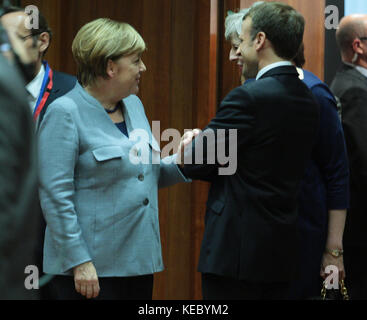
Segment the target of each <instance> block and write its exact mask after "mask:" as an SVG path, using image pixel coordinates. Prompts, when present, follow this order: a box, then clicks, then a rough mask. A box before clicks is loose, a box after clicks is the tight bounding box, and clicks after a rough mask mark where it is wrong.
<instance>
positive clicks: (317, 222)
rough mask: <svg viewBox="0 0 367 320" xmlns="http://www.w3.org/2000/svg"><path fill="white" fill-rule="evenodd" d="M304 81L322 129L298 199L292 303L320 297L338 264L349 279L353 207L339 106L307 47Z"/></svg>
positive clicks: (299, 59) (299, 66) (302, 61)
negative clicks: (346, 241)
mask: <svg viewBox="0 0 367 320" xmlns="http://www.w3.org/2000/svg"><path fill="white" fill-rule="evenodd" d="M293 62H294V64H295V65H296V66H297V70H298V73H299V77H300V79H301V80H302V81H303V82H304V83H305V84H306V85H307V87H308V88H309V89H310V90H311V92H312V93H313V95H314V96H315V98H316V100H317V102H318V103H319V105H320V125H319V132H318V136H317V139H316V143H315V145H314V147H313V150H312V157H311V161H310V164H309V166H308V167H307V171H306V175H305V176H304V178H303V179H302V183H301V191H300V196H299V210H298V211H299V217H298V226H299V231H300V236H301V237H300V247H301V250H300V253H301V255H300V262H301V263H300V265H299V271H298V274H297V276H296V277H295V279H294V281H293V283H292V285H291V290H290V298H291V299H310V298H314V297H317V296H319V295H320V288H321V285H320V276H321V277H322V278H324V279H325V278H326V274H325V268H326V267H327V266H331V265H332V266H336V267H337V268H338V270H339V279H340V280H343V279H344V278H345V277H346V273H345V268H344V263H343V232H344V226H345V221H346V216H347V208H348V207H349V166H348V156H347V150H346V145H345V139H344V132H343V128H342V125H341V122H340V119H339V115H338V110H337V103H336V100H335V98H334V95H333V94H332V93H331V91H330V89H329V87H328V86H327V85H326V84H325V83H324V82H322V81H321V80H320V79H319V78H318V77H316V76H315V75H314V74H313V73H311V72H310V71H307V70H304V69H302V67H303V66H304V64H305V63H306V60H305V57H304V45H303V44H302V45H301V47H300V49H299V51H298V54H297V56H296V57H295V58H294V59H293Z"/></svg>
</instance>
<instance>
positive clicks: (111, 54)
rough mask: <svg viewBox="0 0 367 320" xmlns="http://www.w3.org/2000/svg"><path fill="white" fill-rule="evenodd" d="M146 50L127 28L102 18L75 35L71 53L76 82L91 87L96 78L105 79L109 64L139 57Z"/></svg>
mask: <svg viewBox="0 0 367 320" xmlns="http://www.w3.org/2000/svg"><path fill="white" fill-rule="evenodd" d="M145 49H146V46H145V42H144V40H143V38H142V37H141V36H140V34H139V33H138V32H137V31H136V30H135V29H134V28H133V27H132V26H130V25H129V24H127V23H122V22H117V21H113V20H111V19H107V18H101V19H97V20H94V21H92V22H89V23H88V24H86V25H85V26H83V27H82V28H81V29H80V30H79V32H78V34H77V35H76V37H75V39H74V41H73V45H72V51H73V56H74V59H75V62H76V64H77V67H78V80H79V81H80V83H81V84H82V85H83V86H87V85H91V84H93V83H94V82H95V80H96V79H97V78H98V77H104V78H106V77H107V73H106V72H107V65H108V61H109V60H117V59H120V58H121V57H123V56H128V55H131V54H136V53H139V54H140V53H142V52H143V51H145Z"/></svg>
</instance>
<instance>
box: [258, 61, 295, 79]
mask: <svg viewBox="0 0 367 320" xmlns="http://www.w3.org/2000/svg"><path fill="white" fill-rule="evenodd" d="M283 66H293V64H292V62H290V61H280V62H275V63H272V64H269V65H268V66H266V67H265V68H262V69H261V70H260V71H259V73H258V74H257V76H256V80H259V79H260V78H261V77H262V76H263V75H264V74H265V73H267V72H268V71H270V70H271V69H274V68H277V67H283Z"/></svg>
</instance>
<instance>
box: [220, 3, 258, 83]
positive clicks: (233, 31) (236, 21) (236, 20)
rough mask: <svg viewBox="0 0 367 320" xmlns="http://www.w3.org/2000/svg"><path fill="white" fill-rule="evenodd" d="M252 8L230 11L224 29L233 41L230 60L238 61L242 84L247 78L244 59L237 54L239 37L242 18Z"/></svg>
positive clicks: (227, 36)
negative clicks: (245, 76) (244, 71)
mask: <svg viewBox="0 0 367 320" xmlns="http://www.w3.org/2000/svg"><path fill="white" fill-rule="evenodd" d="M261 3H263V1H258V2H255V3H254V4H253V5H252V7H254V6H257V5H259V4H261ZM249 10H250V9H249V8H246V9H242V10H239V11H238V12H233V11H228V14H227V17H226V19H225V24H224V27H225V30H224V37H225V38H226V40H227V41H229V42H230V43H231V50H230V52H229V61H233V62H236V64H237V66H238V69H239V75H240V79H241V84H243V83H245V81H246V79H245V78H244V75H243V72H242V67H243V61H242V57H241V56H240V55H238V54H237V51H238V48H239V46H240V44H241V40H240V38H239V36H240V34H241V29H242V21H243V20H242V19H243V17H244V16H245V15H246V14H247V13H248V11H249Z"/></svg>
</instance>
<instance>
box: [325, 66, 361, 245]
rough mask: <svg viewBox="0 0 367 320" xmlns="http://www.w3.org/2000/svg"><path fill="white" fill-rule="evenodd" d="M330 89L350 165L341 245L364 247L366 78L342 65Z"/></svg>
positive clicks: (351, 67) (349, 67) (350, 67)
mask: <svg viewBox="0 0 367 320" xmlns="http://www.w3.org/2000/svg"><path fill="white" fill-rule="evenodd" d="M331 90H332V91H333V93H334V95H336V96H337V97H338V98H339V100H340V103H341V106H342V123H343V128H344V135H345V141H346V145H347V151H348V157H349V165H350V210H349V211H348V216H347V221H346V225H345V232H344V245H353V246H367V237H366V235H365V228H366V226H367V202H366V192H367V78H366V77H365V76H363V75H362V74H361V73H360V72H359V71H358V70H356V69H355V68H354V67H353V66H350V65H347V64H343V67H342V69H341V70H340V71H339V72H338V73H337V74H336V76H335V78H334V80H333V82H332V84H331Z"/></svg>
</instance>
